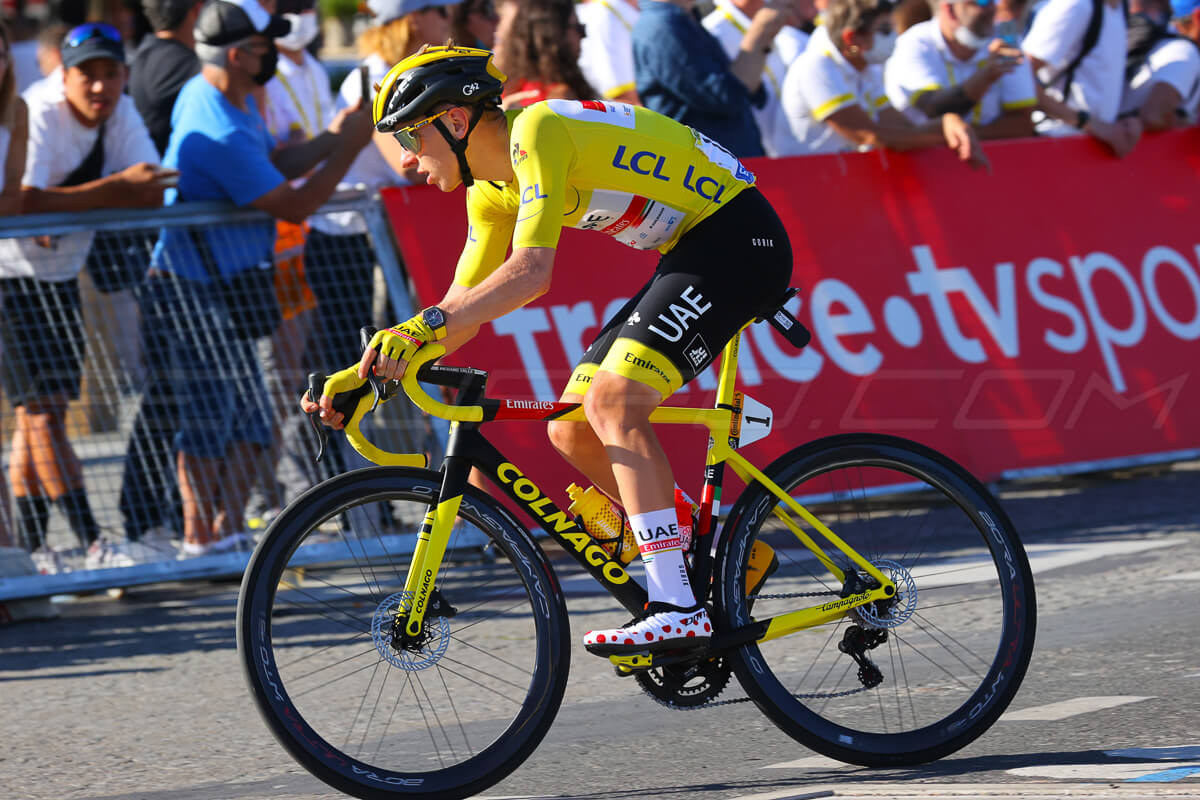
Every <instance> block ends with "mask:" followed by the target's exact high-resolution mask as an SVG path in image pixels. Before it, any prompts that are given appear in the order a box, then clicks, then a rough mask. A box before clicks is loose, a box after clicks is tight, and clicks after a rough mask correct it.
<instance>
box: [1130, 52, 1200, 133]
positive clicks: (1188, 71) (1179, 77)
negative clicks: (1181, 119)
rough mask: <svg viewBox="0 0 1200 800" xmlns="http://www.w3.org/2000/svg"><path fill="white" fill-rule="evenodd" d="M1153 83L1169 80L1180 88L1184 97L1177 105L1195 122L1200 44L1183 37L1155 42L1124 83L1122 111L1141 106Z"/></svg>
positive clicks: (1199, 89) (1199, 99)
mask: <svg viewBox="0 0 1200 800" xmlns="http://www.w3.org/2000/svg"><path fill="white" fill-rule="evenodd" d="M1156 83H1168V84H1170V85H1171V86H1173V87H1174V88H1175V91H1177V92H1179V96H1180V97H1181V98H1183V101H1182V103H1180V107H1181V108H1183V109H1184V111H1185V112H1186V113H1187V122H1188V124H1189V125H1194V124H1195V123H1196V116H1197V106H1200V48H1197V47H1196V45H1194V44H1192V43H1191V42H1189V41H1187V40H1185V39H1166V40H1164V41H1161V42H1159V43H1158V44H1157V45H1155V46H1154V49H1153V50H1151V51H1150V53H1149V55H1148V56H1147V57H1146V63H1144V64H1142V68H1141V69H1139V70H1138V71H1137V74H1136V75H1134V76H1133V78H1132V80H1130V81H1129V83H1128V85H1126V87H1125V94H1124V95H1123V96H1122V97H1121V113H1122V114H1124V113H1126V112H1131V111H1136V110H1137V109H1139V108H1141V107H1142V106H1143V105H1144V104H1145V102H1146V101H1147V100H1148V99H1150V90H1151V89H1153V88H1154V84H1156Z"/></svg>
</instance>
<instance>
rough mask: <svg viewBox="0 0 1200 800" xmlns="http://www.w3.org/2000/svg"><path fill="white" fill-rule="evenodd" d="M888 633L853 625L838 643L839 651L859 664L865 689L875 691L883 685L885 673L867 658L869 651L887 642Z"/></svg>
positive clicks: (860, 678) (859, 677)
mask: <svg viewBox="0 0 1200 800" xmlns="http://www.w3.org/2000/svg"><path fill="white" fill-rule="evenodd" d="M887 639H888V632H887V631H886V630H882V629H874V628H860V627H859V626H857V625H851V626H850V627H849V628H847V629H846V633H845V635H844V636H842V640H841V641H840V642H838V650H841V651H842V652H843V653H845V654H846V655H848V656H850V657H851V658H853V659H854V661H855V663H857V664H858V680H859V682H861V683H862V685H863V688H864V689H874V688H875V687H876V686H878V685H879V684H881V683H883V673H882V672H880V671H879V667H877V666H875V662H874V661H872V660H871V659H870V658H868V657H867V651H868V650H874V649H875V648H876V647H878V646H879V645H881V644H883V643H884V642H886V641H887Z"/></svg>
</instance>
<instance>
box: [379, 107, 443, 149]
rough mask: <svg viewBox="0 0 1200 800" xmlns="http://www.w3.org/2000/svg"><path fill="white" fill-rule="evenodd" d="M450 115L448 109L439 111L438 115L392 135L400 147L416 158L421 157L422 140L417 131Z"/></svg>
mask: <svg viewBox="0 0 1200 800" xmlns="http://www.w3.org/2000/svg"><path fill="white" fill-rule="evenodd" d="M449 113H450V109H449V108H447V109H446V110H445V111H439V112H438V113H436V114H434V115H433V116H432V117H428V118H426V119H423V120H421V121H420V122H418V123H415V124H413V125H409V126H408V127H407V128H401V129H400V130H398V131H394V132H393V133H392V135H393V136H395V137H396V141H397V142H399V143H400V146H401V147H403V148H404V149H405V150H407V151H408V152H410V153H412V154H413V155H414V156H416V155H420V154H421V140H420V139H418V138H417V131H419V130H421V128H424V127H425V126H426V125H429V124H430V123H432V122H433V121H434V120H435V119H437V118H438V117H440V116H442V115H443V114H449Z"/></svg>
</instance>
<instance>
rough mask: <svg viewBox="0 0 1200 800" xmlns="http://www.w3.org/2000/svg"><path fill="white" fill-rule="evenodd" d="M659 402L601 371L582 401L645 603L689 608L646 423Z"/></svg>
mask: <svg viewBox="0 0 1200 800" xmlns="http://www.w3.org/2000/svg"><path fill="white" fill-rule="evenodd" d="M662 399H663V397H662V393H660V392H659V390H658V389H657V388H655V387H652V386H647V385H646V384H644V383H639V382H638V381H636V380H633V379H632V378H627V377H625V376H623V375H618V374H617V373H615V372H608V371H606V370H601V371H599V372H597V373H596V376H595V378H594V380H593V382H592V386H591V388H590V389H589V390H588V393H587V395H586V396H585V397H584V401H583V402H584V411H585V412H586V414H587V419H588V422H589V423H590V424H591V426H592V429H593V430H594V431H595V432H596V436H597V438H598V439H599V440H600V442H601V443H602V444H603V445H604V450H605V453H606V454H607V456H608V459H609V462H610V463H611V464H612V473H613V477H614V479H615V480H616V483H617V488H618V490H619V492H620V496H621V500H622V501H623V504H624V506H625V510H626V511H627V512H628V513H629V523H630V526H631V527H632V528H633V533H634V536H635V538H636V540H637V543H638V549H639V550H640V551H641V554H642V561H643V563H644V564H645V567H646V589H647V593H648V595H649V600H650V602H652V603H668V604H670V605H673V606H678V607H680V608H690V607H692V606H694V605H695V604H696V598H695V595H694V594H693V592H692V587H691V583H690V582H689V580H688V574H687V562H686V561H685V560H684V552H683V539H682V536H681V532H680V531H679V528H678V521H679V520H678V517H677V516H676V511H675V482H674V480H673V479H672V475H671V462H670V461H669V460H668V459H667V454H666V453H665V452H664V451H663V449H662V445H661V444H659V441H658V436H657V435H656V434H655V432H654V428H653V426H651V424H650V413H651V412H652V411H654V409H655V408H657V407H658V405H659V404H660V403H661V402H662Z"/></svg>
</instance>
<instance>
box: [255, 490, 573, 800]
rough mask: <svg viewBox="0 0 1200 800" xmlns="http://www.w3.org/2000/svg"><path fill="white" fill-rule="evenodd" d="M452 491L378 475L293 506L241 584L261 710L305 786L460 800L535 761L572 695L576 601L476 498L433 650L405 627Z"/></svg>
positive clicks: (449, 560) (453, 544) (446, 584)
mask: <svg viewBox="0 0 1200 800" xmlns="http://www.w3.org/2000/svg"><path fill="white" fill-rule="evenodd" d="M441 480H442V476H441V475H440V474H439V473H436V472H431V471H428V470H416V469H401V468H384V467H373V468H368V469H364V470H359V471H356V472H351V473H347V474H345V475H341V476H338V477H336V478H333V479H331V480H329V481H326V482H325V483H322V484H320V485H319V486H316V487H314V488H313V489H311V490H310V491H308V492H307V493H306V494H304V495H303V496H301V497H300V498H299V499H297V500H296V502H295V503H293V504H292V505H291V506H289V507H288V508H287V509H286V510H285V511H284V512H283V514H281V515H280V516H279V518H278V519H277V520H276V521H275V522H274V524H273V525H272V526H271V527H270V529H269V530H268V531H267V534H266V536H265V537H264V539H263V541H262V542H261V543H260V544H259V546H258V548H257V549H256V550H255V552H254V556H253V558H252V559H251V561H250V564H249V566H248V567H247V570H246V574H245V577H244V578H243V581H242V589H241V596H240V598H239V602H238V620H237V639H238V652H239V655H240V656H241V661H242V667H243V670H244V672H245V675H246V679H247V681H248V683H249V685H250V689H251V693H252V695H253V696H254V700H255V702H256V703H257V705H258V708H259V710H260V712H261V713H262V715H263V717H264V719H265V720H266V722H267V724H268V725H269V727H270V728H271V731H272V732H273V733H274V735H275V736H276V738H277V739H278V740H279V741H280V743H281V744H283V746H284V747H285V748H286V749H287V750H288V752H289V753H290V754H291V755H292V756H293V757H294V758H295V759H296V760H297V761H299V762H300V763H301V764H302V765H303V766H304V767H305V768H306V769H308V770H309V771H310V772H311V773H313V774H314V775H315V776H317V777H318V778H320V779H321V780H322V781H324V782H326V783H328V784H329V785H331V786H333V787H335V788H337V789H339V790H341V791H343V792H346V793H348V794H351V795H354V796H356V797H361V798H395V797H405V798H458V797H467V796H469V795H472V794H475V793H477V792H479V791H482V790H484V789H486V788H487V787H489V786H491V785H492V784H494V783H496V782H497V781H499V780H501V779H502V778H503V777H504V776H506V775H508V774H509V773H510V772H512V771H513V770H514V769H516V767H517V766H519V765H520V764H521V762H522V761H524V760H525V758H526V757H528V756H529V754H530V753H531V752H533V750H534V748H535V747H536V746H537V744H538V743H539V742H540V741H541V739H542V737H543V736H544V735H545V733H546V731H547V730H548V729H549V727H550V724H551V722H552V721H553V719H554V716H555V713H556V712H557V710H558V706H559V704H560V702H561V700H562V696H563V691H564V689H565V687H566V682H567V673H568V668H569V661H570V644H569V641H570V635H569V630H568V622H567V618H566V607H565V604H564V601H563V596H562V592H561V590H560V588H559V586H558V583H557V581H556V580H555V579H554V577H553V572H552V571H551V569H550V566H549V564H548V562H547V561H546V558H545V556H544V554H543V553H542V551H541V549H540V548H539V547H538V546H537V545H536V544H535V543H534V541H533V539H532V538H531V537H530V534H529V532H528V531H527V530H525V528H524V527H523V526H521V525H520V523H518V522H517V521H516V520H515V519H514V518H513V517H512V516H511V515H510V514H509V513H508V512H507V511H506V510H505V509H504V508H503V507H502V506H499V505H497V504H496V503H495V502H494V501H493V500H491V499H490V498H489V497H487V496H486V495H484V494H483V493H481V492H478V491H475V490H474V489H468V491H467V493H466V494H465V495H464V497H463V501H462V505H461V508H460V510H459V517H458V520H457V521H456V523H455V527H454V530H453V532H452V534H451V540H450V543H449V549H448V550H447V555H446V558H445V559H444V562H443V564H442V568H441V571H440V573H439V574H438V577H437V582H436V588H435V591H434V593H433V595H432V597H431V599H430V607H429V610H428V611H427V613H426V616H425V629H424V631H423V635H422V637H421V638H420V640H418V641H415V642H411V643H409V644H408V645H407V646H397V647H393V645H392V637H391V623H392V621H393V620H394V618H395V613H396V609H397V608H398V607H399V605H400V604H403V603H405V602H407V598H406V597H404V596H402V594H401V592H402V589H403V587H404V581H405V576H406V575H407V572H408V566H409V560H410V555H411V551H412V547H413V545H414V543H415V539H416V533H417V532H418V531H419V530H420V528H421V523H422V520H423V519H424V517H425V514H426V511H428V509H429V508H430V504H431V503H432V502H433V500H434V498H436V497H437V493H438V490H439V487H440V485H441Z"/></svg>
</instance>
